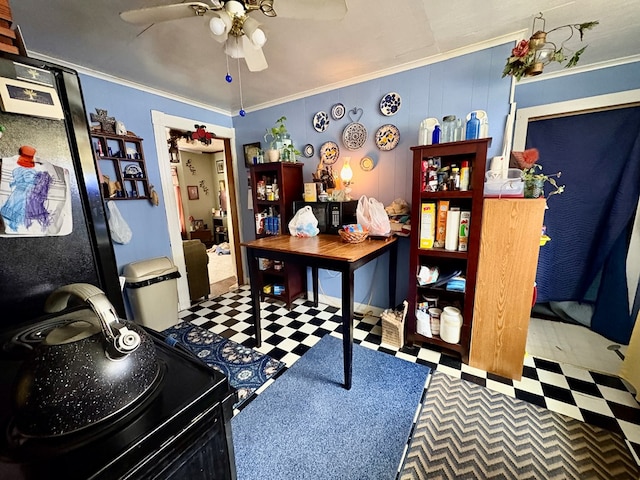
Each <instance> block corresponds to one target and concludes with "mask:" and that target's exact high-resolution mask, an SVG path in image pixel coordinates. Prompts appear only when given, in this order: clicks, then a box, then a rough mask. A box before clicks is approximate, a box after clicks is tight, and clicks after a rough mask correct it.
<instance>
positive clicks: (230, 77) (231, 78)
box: [224, 55, 233, 83]
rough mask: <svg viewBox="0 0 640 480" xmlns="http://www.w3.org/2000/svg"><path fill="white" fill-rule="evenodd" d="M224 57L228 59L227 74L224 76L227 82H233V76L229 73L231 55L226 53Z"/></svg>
mask: <svg viewBox="0 0 640 480" xmlns="http://www.w3.org/2000/svg"><path fill="white" fill-rule="evenodd" d="M224 57H225V58H226V59H227V75H226V76H225V77H224V79H225V80H226V81H227V83H231V82H233V77H232V76H231V75H230V74H229V56H228V55H225V56H224Z"/></svg>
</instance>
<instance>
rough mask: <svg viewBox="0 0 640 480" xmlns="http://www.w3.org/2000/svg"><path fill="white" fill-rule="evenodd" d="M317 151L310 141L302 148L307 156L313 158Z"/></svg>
mask: <svg viewBox="0 0 640 480" xmlns="http://www.w3.org/2000/svg"><path fill="white" fill-rule="evenodd" d="M314 152H315V150H314V148H313V145H311V144H310V143H307V144H306V145H305V146H304V149H303V150H302V154H303V155H304V156H305V157H307V158H311V157H313V153H314Z"/></svg>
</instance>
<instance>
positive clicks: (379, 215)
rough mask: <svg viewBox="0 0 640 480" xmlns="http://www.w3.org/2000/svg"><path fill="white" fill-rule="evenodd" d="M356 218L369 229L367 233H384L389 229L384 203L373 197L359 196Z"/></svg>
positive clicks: (389, 224)
mask: <svg viewBox="0 0 640 480" xmlns="http://www.w3.org/2000/svg"><path fill="white" fill-rule="evenodd" d="M356 219H357V220H358V223H359V224H360V225H362V226H363V227H364V228H365V229H367V230H368V231H369V235H386V234H388V233H389V232H390V231H391V223H390V222H389V216H388V215H387V212H386V211H385V209H384V205H383V204H382V203H381V202H379V201H378V200H376V199H375V198H367V196H366V195H362V196H361V197H360V200H358V208H356Z"/></svg>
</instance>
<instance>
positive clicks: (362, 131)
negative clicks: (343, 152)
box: [342, 122, 367, 150]
mask: <svg viewBox="0 0 640 480" xmlns="http://www.w3.org/2000/svg"><path fill="white" fill-rule="evenodd" d="M366 141H367V129H366V128H365V126H364V125H362V124H361V123H358V122H352V123H350V124H349V125H347V126H346V127H345V129H344V131H343V132H342V143H344V146H345V148H346V149H347V150H358V149H359V148H360V147H362V146H363V145H364V142H366Z"/></svg>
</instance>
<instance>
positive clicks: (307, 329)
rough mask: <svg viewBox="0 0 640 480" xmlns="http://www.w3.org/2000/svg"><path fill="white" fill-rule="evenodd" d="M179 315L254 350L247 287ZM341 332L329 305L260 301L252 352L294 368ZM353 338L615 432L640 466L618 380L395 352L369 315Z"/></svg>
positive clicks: (628, 402) (530, 363)
mask: <svg viewBox="0 0 640 480" xmlns="http://www.w3.org/2000/svg"><path fill="white" fill-rule="evenodd" d="M180 318H181V320H183V321H189V322H192V323H194V324H196V325H200V326H201V327H203V328H207V329H209V330H211V331H212V332H215V333H217V334H219V335H222V336H224V337H226V338H229V339H231V340H233V341H236V342H238V343H242V344H243V345H245V346H247V347H252V348H255V339H254V338H253V336H252V326H251V297H250V293H249V288H248V287H247V286H243V287H241V288H240V289H238V290H236V291H233V292H229V293H227V294H224V295H222V296H221V297H218V298H215V299H209V300H205V301H203V302H201V303H199V304H198V305H194V306H192V307H191V308H190V309H188V310H185V311H182V312H180ZM341 333H342V325H341V316H340V309H339V308H336V307H334V306H328V305H322V304H320V305H319V306H318V307H314V306H313V304H312V302H310V301H306V300H302V299H300V300H297V301H296V302H295V303H294V304H293V306H292V309H291V310H290V311H289V310H287V308H286V307H285V306H284V304H281V303H278V302H275V303H269V302H263V303H262V345H261V346H260V347H259V348H256V350H258V351H260V352H262V353H264V354H267V355H270V356H271V357H273V358H276V359H278V360H281V361H283V362H284V363H285V364H286V365H287V367H291V365H293V363H295V361H296V360H298V359H299V358H300V357H301V356H302V355H303V354H304V353H305V352H306V351H307V350H309V348H311V347H312V346H313V345H315V343H317V342H318V341H319V340H320V338H322V337H323V336H324V335H326V334H333V335H337V336H340V334H341ZM354 341H355V342H356V343H359V344H360V345H362V346H365V347H367V348H371V349H373V350H378V351H382V352H385V353H388V354H390V355H394V356H396V357H399V358H403V359H405V360H408V361H411V362H417V363H422V364H425V365H427V366H429V367H430V368H431V369H432V370H437V371H440V372H444V373H446V374H448V375H451V376H453V377H456V378H462V379H464V380H468V381H471V382H474V383H476V384H478V385H481V386H484V387H486V388H489V389H492V390H495V391H498V392H501V393H504V394H506V395H509V396H511V397H516V398H519V399H521V400H525V401H527V402H530V403H533V404H536V405H538V406H540V407H544V408H548V409H550V410H552V411H555V412H558V413H562V414H564V415H567V416H569V417H572V418H576V419H578V420H581V421H584V422H588V423H590V424H593V425H596V426H599V427H601V428H605V429H607V430H610V431H614V432H619V433H621V434H622V435H624V436H625V438H626V439H627V441H628V443H629V445H630V447H631V449H632V450H633V452H634V454H635V456H636V460H637V461H638V462H639V464H640V404H638V402H637V401H636V400H635V398H634V397H633V395H632V394H631V393H630V392H629V391H628V389H627V388H626V386H625V385H624V383H623V382H622V381H621V380H620V379H619V378H618V377H614V376H609V375H603V374H600V373H596V372H591V371H588V370H584V369H580V368H578V367H575V366H572V365H568V364H560V363H557V362H553V361H549V360H544V359H540V358H534V357H531V356H527V357H526V358H525V367H524V372H523V376H522V379H521V380H520V381H514V380H510V379H505V378H502V377H499V376H496V375H493V374H490V373H487V372H484V371H482V370H478V369H476V368H472V367H469V366H468V365H466V364H463V363H462V362H461V361H460V359H458V358H456V357H453V356H449V355H447V354H446V353H441V352H439V351H437V350H434V349H431V348H426V347H423V348H419V347H404V348H402V349H400V350H397V349H393V348H389V347H387V346H384V345H381V343H380V342H381V325H380V319H379V318H377V317H370V316H366V317H364V318H362V319H357V320H356V321H355V323H354ZM283 371H284V370H283ZM276 379H277V377H276V378H274V379H271V380H270V381H269V382H267V383H266V384H265V385H263V386H262V387H261V388H260V389H259V390H258V391H257V392H256V393H255V395H259V394H260V393H261V392H262V391H264V389H265V388H268V386H269V385H270V383H272V382H273V381H275V380H276ZM248 403H249V402H247V403H245V406H246V405H247V404H248ZM236 413H237V412H236Z"/></svg>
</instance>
